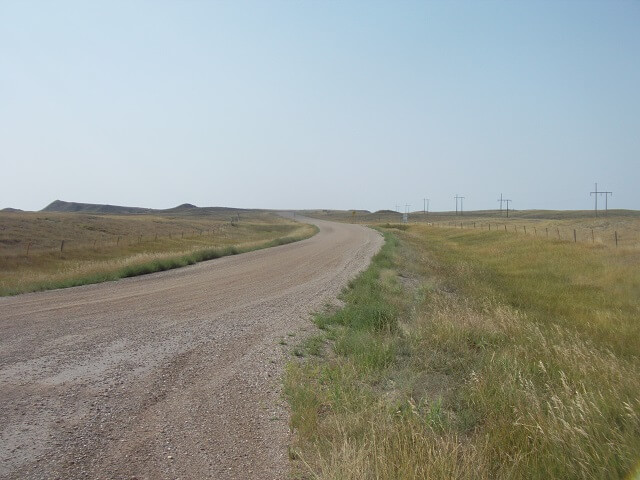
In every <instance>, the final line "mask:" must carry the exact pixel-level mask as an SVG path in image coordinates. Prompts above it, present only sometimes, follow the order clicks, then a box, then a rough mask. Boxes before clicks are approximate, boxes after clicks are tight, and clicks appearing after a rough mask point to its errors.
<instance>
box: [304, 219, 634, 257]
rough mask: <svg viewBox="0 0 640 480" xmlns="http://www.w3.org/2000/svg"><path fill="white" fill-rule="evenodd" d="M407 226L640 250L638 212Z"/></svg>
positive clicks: (438, 221)
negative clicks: (498, 232)
mask: <svg viewBox="0 0 640 480" xmlns="http://www.w3.org/2000/svg"><path fill="white" fill-rule="evenodd" d="M305 214H306V215H308V216H311V217H315V218H323V219H326V220H333V221H339V222H354V223H365V224H370V225H384V224H387V223H400V222H401V221H402V215H401V214H399V213H397V212H392V211H389V210H384V211H380V212H374V213H370V212H363V211H356V214H355V215H354V214H353V211H345V210H342V211H340V210H313V211H308V212H305ZM409 223H431V224H433V225H437V226H448V227H454V226H455V227H457V228H461V227H462V228H467V229H468V228H474V226H475V228H476V229H484V230H489V228H491V229H492V230H499V231H503V232H504V231H505V228H506V232H508V233H519V234H521V235H529V236H531V237H540V238H549V239H561V240H564V241H568V242H573V241H574V230H575V235H576V236H575V240H577V242H579V243H592V244H594V245H602V246H610V247H615V246H616V236H617V240H618V242H617V243H618V247H623V248H624V247H627V248H640V211H636V210H609V211H608V212H607V213H606V215H605V213H604V212H600V214H599V216H598V217H597V218H596V217H595V215H594V212H593V210H517V211H510V212H509V217H507V216H506V211H503V212H499V211H495V210H487V211H473V212H465V213H464V215H456V214H455V212H431V213H422V212H412V213H410V214H409Z"/></svg>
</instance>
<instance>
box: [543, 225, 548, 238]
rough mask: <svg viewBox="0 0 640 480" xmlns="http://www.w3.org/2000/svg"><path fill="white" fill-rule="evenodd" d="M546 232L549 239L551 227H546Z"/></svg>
mask: <svg viewBox="0 0 640 480" xmlns="http://www.w3.org/2000/svg"><path fill="white" fill-rule="evenodd" d="M544 230H545V231H546V232H547V238H549V227H544Z"/></svg>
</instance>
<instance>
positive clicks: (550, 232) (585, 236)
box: [429, 221, 640, 248]
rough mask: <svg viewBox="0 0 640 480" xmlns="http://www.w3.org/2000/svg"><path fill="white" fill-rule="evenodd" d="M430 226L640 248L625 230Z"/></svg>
mask: <svg viewBox="0 0 640 480" xmlns="http://www.w3.org/2000/svg"><path fill="white" fill-rule="evenodd" d="M429 225H434V226H438V227H448V228H459V229H476V230H486V231H495V232H506V233H509V232H511V233H514V234H522V235H529V236H532V237H537V238H546V239H550V240H561V241H567V242H571V243H578V242H580V243H590V244H592V245H602V246H610V247H632V248H634V247H635V248H640V235H637V234H635V235H634V232H631V231H628V230H625V231H618V230H616V229H603V228H584V227H573V226H566V225H551V226H549V225H545V226H541V225H534V224H522V223H521V224H515V223H509V224H507V223H500V222H478V221H467V222H456V221H444V222H429Z"/></svg>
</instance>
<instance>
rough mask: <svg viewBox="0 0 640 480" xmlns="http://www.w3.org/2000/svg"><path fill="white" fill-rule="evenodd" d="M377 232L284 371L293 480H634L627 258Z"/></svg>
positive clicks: (633, 328)
mask: <svg viewBox="0 0 640 480" xmlns="http://www.w3.org/2000/svg"><path fill="white" fill-rule="evenodd" d="M544 221H549V220H548V219H544ZM562 221H567V220H562ZM569 221H573V220H569ZM381 231H383V232H384V233H385V236H386V244H385V246H384V247H383V249H382V251H381V252H380V253H379V254H378V255H377V256H376V257H375V258H374V260H373V262H372V264H371V266H370V267H369V269H368V270H366V271H365V272H364V273H362V274H361V275H360V276H359V277H358V278H357V279H356V280H354V281H353V282H352V283H351V284H350V286H349V288H348V289H347V290H346V291H345V292H344V293H343V300H344V306H343V307H342V308H341V309H339V310H335V309H333V310H332V309H328V310H327V311H326V312H322V313H319V314H318V315H317V316H316V317H315V320H314V321H315V324H316V325H317V327H318V330H317V332H316V333H315V334H314V335H312V336H310V337H309V338H307V339H306V340H304V342H303V343H302V344H301V345H300V346H299V347H298V348H297V349H296V351H295V353H296V355H297V356H296V357H294V360H292V361H291V363H290V365H289V368H288V371H287V375H286V378H285V394H286V397H287V399H288V401H289V404H290V406H291V408H292V420H291V425H292V428H293V430H294V432H295V440H294V442H293V444H292V445H291V450H290V457H291V459H292V461H293V464H294V466H295V468H296V471H297V475H298V477H299V478H314V479H363V480H364V479H369V478H377V479H399V478H402V479H423V478H429V479H451V478H458V479H483V478H484V479H495V478H499V479H540V480H542V479H549V478H563V479H565V478H566V479H594V480H595V479H618V478H636V477H634V476H633V475H634V473H633V472H634V471H635V472H636V474H637V470H635V469H637V466H638V461H639V459H640V358H639V357H638V352H640V322H639V319H640V251H639V250H638V249H635V248H617V249H616V248H615V247H612V248H606V247H604V246H603V245H599V244H597V243H587V242H583V243H580V242H578V243H572V242H567V241H563V240H557V239H553V238H551V239H546V238H541V237H535V236H533V235H529V234H527V236H526V237H525V235H524V233H522V234H514V233H511V234H505V233H504V231H500V230H492V231H489V230H488V229H480V228H478V225H476V229H473V228H472V227H471V228H459V227H458V228H453V227H448V226H436V225H435V224H434V225H427V224H389V225H387V226H386V228H381ZM572 240H573V239H572Z"/></svg>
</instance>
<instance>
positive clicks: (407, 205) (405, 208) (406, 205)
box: [404, 203, 411, 213]
mask: <svg viewBox="0 0 640 480" xmlns="http://www.w3.org/2000/svg"><path fill="white" fill-rule="evenodd" d="M410 206H411V205H410V204H408V203H405V205H404V211H405V212H406V213H409V207H410Z"/></svg>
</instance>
